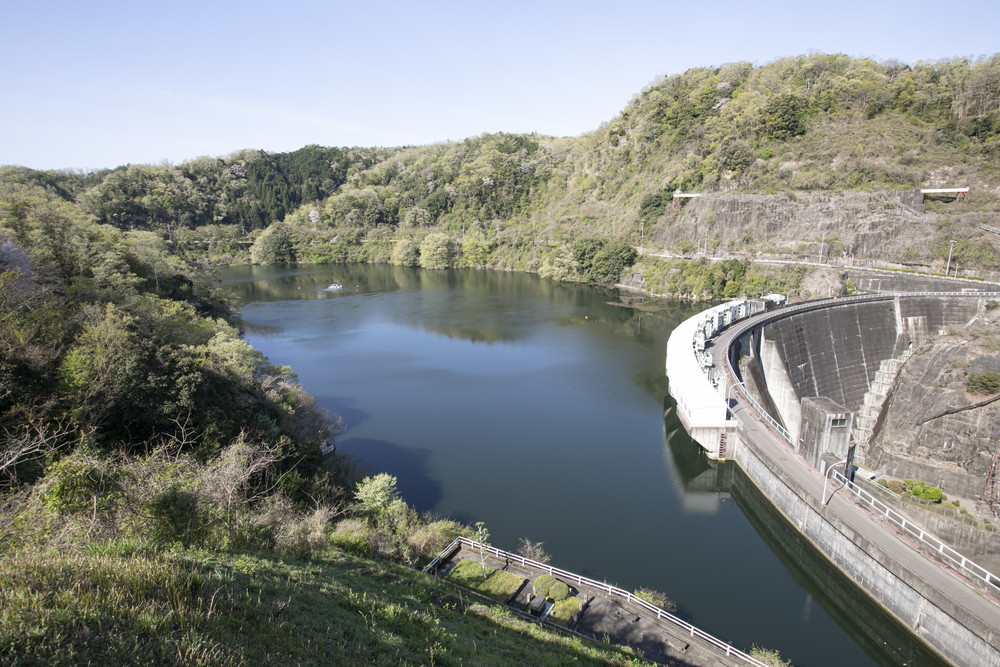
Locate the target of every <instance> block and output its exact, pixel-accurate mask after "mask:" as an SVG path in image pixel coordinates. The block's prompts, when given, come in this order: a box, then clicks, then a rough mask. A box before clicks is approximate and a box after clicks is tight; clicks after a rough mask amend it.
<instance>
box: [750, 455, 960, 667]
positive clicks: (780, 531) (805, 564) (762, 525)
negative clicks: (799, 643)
mask: <svg viewBox="0 0 1000 667" xmlns="http://www.w3.org/2000/svg"><path fill="white" fill-rule="evenodd" d="M732 468H733V469H734V470H735V475H734V476H733V486H732V489H731V493H732V496H733V499H734V500H735V501H736V504H737V506H738V507H739V508H740V509H741V510H742V511H743V514H744V515H745V516H746V517H747V520H748V521H749V522H750V524H751V525H752V526H753V527H754V529H756V531H757V532H758V534H760V536H761V537H762V538H763V539H764V541H765V543H766V544H767V545H768V546H769V547H770V548H771V550H772V551H773V552H774V554H775V555H776V556H777V557H778V558H779V559H780V560H781V562H782V563H783V564H784V565H785V567H786V568H788V570H789V572H791V573H792V576H794V577H795V579H796V580H797V581H798V582H799V583H800V584H801V585H802V587H803V588H805V589H806V590H807V591H808V592H809V594H810V595H811V596H812V597H813V598H814V599H815V600H817V601H818V602H819V603H820V604H821V605H822V606H823V608H824V609H825V610H826V611H827V613H829V614H830V616H831V617H832V618H833V619H834V620H835V621H836V622H837V623H838V624H839V625H840V626H841V627H842V628H844V630H845V631H847V632H848V633H849V634H850V635H851V637H853V638H854V640H855V641H857V643H858V645H859V646H861V648H862V649H863V650H864V651H865V653H867V654H868V656H869V657H871V658H872V660H874V661H875V662H876V663H877V664H879V665H885V666H887V667H888V666H889V665H907V666H908V667H917V666H927V667H932V666H933V667H937V666H939V665H946V664H947V663H946V662H944V661H942V660H940V659H939V658H938V657H937V656H936V655H935V654H934V653H932V652H931V651H930V649H928V648H926V647H925V646H924V645H923V644H922V643H921V642H920V641H919V640H917V639H916V638H915V637H914V636H913V634H912V633H911V632H910V631H909V630H907V629H906V628H904V627H903V626H902V625H901V624H900V623H898V622H897V621H896V620H895V619H894V618H892V617H891V616H889V614H888V613H886V612H885V611H883V610H882V608H881V607H879V606H878V605H877V604H875V603H874V602H873V601H872V600H871V598H869V597H868V595H867V594H865V593H864V592H862V591H861V589H859V588H858V587H857V586H855V585H854V583H853V582H852V581H851V580H850V579H848V578H847V577H845V576H844V575H843V574H841V572H840V571H839V570H838V569H837V568H835V567H834V566H833V565H831V564H830V562H829V561H828V560H827V559H826V558H825V557H824V556H823V555H822V554H820V553H819V552H818V551H817V550H816V549H815V548H814V547H813V546H812V545H811V544H809V543H808V542H807V541H806V540H805V539H804V538H803V537H802V536H801V535H800V534H799V532H798V531H797V530H795V529H794V528H793V527H792V526H791V525H789V524H788V522H787V521H785V519H784V518H783V517H782V516H781V515H780V514H778V513H777V512H776V511H775V510H774V508H773V506H772V505H771V504H770V502H769V501H768V500H767V499H766V498H765V497H764V496H763V495H762V494H761V493H760V491H758V490H757V487H755V486H754V485H753V483H752V482H751V481H750V480H749V478H747V476H746V475H744V474H743V472H742V471H741V470H740V469H739V468H738V467H737V466H735V465H734V466H732ZM835 650H836V647H831V651H835Z"/></svg>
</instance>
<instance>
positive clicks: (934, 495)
mask: <svg viewBox="0 0 1000 667" xmlns="http://www.w3.org/2000/svg"><path fill="white" fill-rule="evenodd" d="M903 492H904V493H909V494H910V495H912V496H916V497H917V498H921V499H923V500H926V501H928V502H932V503H940V502H941V501H942V500H944V494H943V493H941V489H939V488H938V487H936V486H931V485H930V484H928V483H927V482H922V481H920V480H919V479H904V480H903Z"/></svg>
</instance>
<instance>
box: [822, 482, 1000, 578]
mask: <svg viewBox="0 0 1000 667" xmlns="http://www.w3.org/2000/svg"><path fill="white" fill-rule="evenodd" d="M830 472H831V473H832V475H831V476H832V477H833V478H834V479H837V480H839V481H840V482H841V483H842V484H843V485H844V487H845V488H847V489H849V490H850V491H851V493H853V494H854V495H855V496H857V497H858V498H859V499H860V500H861V502H862V503H863V504H865V505H867V506H868V507H869V508H870V509H871V510H872V511H873V512H875V513H876V514H878V515H879V516H882V517H885V518H886V519H887V520H888V521H890V522H891V523H893V524H894V525H896V526H897V527H899V528H900V529H902V530H903V532H905V533H906V534H907V535H910V536H912V537H914V538H916V539H918V540H920V542H922V543H923V544H924V545H925V546H928V547H930V548H931V549H932V550H934V551H935V552H936V553H937V554H938V555H939V556H940V557H941V558H943V559H944V560H945V561H947V562H949V563H951V564H952V565H953V566H955V567H957V568H958V569H960V570H962V572H963V573H964V574H965V575H966V576H968V577H970V578H971V579H973V580H975V581H977V582H980V583H981V584H983V590H985V591H986V592H988V593H990V594H991V595H994V596H997V597H1000V577H998V576H997V575H995V574H993V573H992V572H990V571H989V570H987V569H986V568H984V567H982V566H980V565H977V564H976V563H974V562H973V561H971V560H969V559H968V558H966V557H965V556H963V555H962V554H960V553H958V552H957V551H955V550H954V549H952V548H951V547H950V546H948V545H947V544H945V543H944V542H942V541H941V540H940V539H939V538H937V537H935V536H934V535H932V534H931V533H929V532H927V531H926V530H924V529H923V528H921V527H920V526H918V525H917V524H915V523H913V521H911V520H909V519H907V518H906V517H905V516H903V515H902V514H900V513H899V512H897V511H896V510H894V509H892V508H891V507H889V506H888V505H886V504H885V503H884V502H882V501H881V500H879V499H878V498H876V497H875V496H874V495H873V494H872V493H870V492H868V491H866V490H864V489H862V488H861V487H860V486H858V485H857V484H855V483H854V482H852V481H850V480H849V479H847V477H845V476H844V475H842V474H840V473H839V472H837V471H836V470H830Z"/></svg>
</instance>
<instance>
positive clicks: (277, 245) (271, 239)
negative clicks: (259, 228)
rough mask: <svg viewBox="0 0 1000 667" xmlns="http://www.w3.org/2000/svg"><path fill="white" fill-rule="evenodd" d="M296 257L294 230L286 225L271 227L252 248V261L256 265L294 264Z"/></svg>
mask: <svg viewBox="0 0 1000 667" xmlns="http://www.w3.org/2000/svg"><path fill="white" fill-rule="evenodd" d="M296 257H297V254H296V249H295V246H294V244H293V243H292V230H291V228H290V227H289V226H288V225H285V224H275V225H271V226H270V227H268V228H267V229H265V230H264V231H263V232H261V234H260V236H258V237H257V240H255V241H254V242H253V245H252V246H251V247H250V261H252V262H253V263H254V264H285V263H291V262H294V261H295V260H296Z"/></svg>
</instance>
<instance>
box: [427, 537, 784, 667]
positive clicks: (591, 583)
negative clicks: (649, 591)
mask: <svg viewBox="0 0 1000 667" xmlns="http://www.w3.org/2000/svg"><path fill="white" fill-rule="evenodd" d="M460 545H462V546H467V547H469V548H471V549H475V550H477V551H480V552H482V551H483V550H485V551H486V553H487V554H489V555H491V556H493V557H495V558H499V559H501V560H504V561H506V562H510V563H516V564H518V565H521V566H524V567H530V568H532V569H535V570H541V571H542V572H545V573H546V574H550V575H552V576H553V577H558V578H559V579H562V580H563V581H568V582H573V583H574V584H576V585H577V586H586V587H588V588H592V589H595V590H599V591H601V592H602V593H606V594H607V595H609V596H611V597H616V598H621V599H623V600H625V601H627V602H631V603H632V604H635V605H637V606H639V607H641V608H642V609H644V610H645V611H647V612H649V613H651V614H654V615H655V616H656V617H657V618H659V619H662V620H664V621H667V622H668V623H671V624H673V625H674V626H676V627H678V628H680V629H682V630H683V631H684V632H685V633H686V634H688V635H689V636H691V637H697V638H698V639H700V640H702V641H704V642H707V643H709V644H711V645H712V646H714V647H716V648H717V649H719V650H721V651H724V652H725V654H726V655H727V656H732V657H734V658H737V659H739V660H742V661H743V662H745V663H747V664H748V665H755V666H756V667H767V663H764V662H761V661H760V660H758V659H756V658H754V657H753V656H751V655H750V654H748V653H744V652H743V651H741V650H739V649H738V648H734V647H733V646H732V645H731V644H727V643H726V642H724V641H722V640H721V639H719V638H717V637H713V636H712V635H710V634H708V633H707V632H705V631H703V630H700V629H699V628H697V627H695V626H693V625H691V624H690V623H688V622H687V621H685V620H682V619H680V618H677V617H676V616H674V615H673V614H671V613H670V612H668V611H665V610H663V609H660V608H659V607H657V606H656V605H654V604H650V603H649V602H647V601H646V600H643V599H642V598H640V597H638V596H636V595H634V594H633V593H630V592H628V591H626V590H624V589H621V588H618V587H616V586H612V585H611V584H606V583H604V582H603V581H595V580H594V579H588V578H587V577H581V576H580V575H578V574H575V573H573V572H567V571H566V570H560V569H559V568H557V567H552V566H551V565H547V564H545V563H539V562H538V561H536V560H531V559H530V558H525V557H524V556H521V555H520V554H515V553H511V552H509V551H504V550H502V549H497V548H496V547H491V546H488V545H484V544H482V543H480V542H476V541H475V540H470V539H469V538H467V537H456V538H455V539H454V540H453V541H452V543H451V544H449V545H448V546H447V547H445V548H444V549H443V550H442V551H441V553H439V554H438V555H437V556H435V558H434V560H432V561H431V562H430V563H428V564H427V566H426V567H425V568H424V569H423V571H424V572H430V571H432V570H433V569H434V568H435V567H437V565H438V564H439V563H440V562H441V561H443V560H445V559H447V558H448V557H449V556H451V555H452V554H453V553H454V552H455V550H457V549H458V548H459V546H460Z"/></svg>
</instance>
